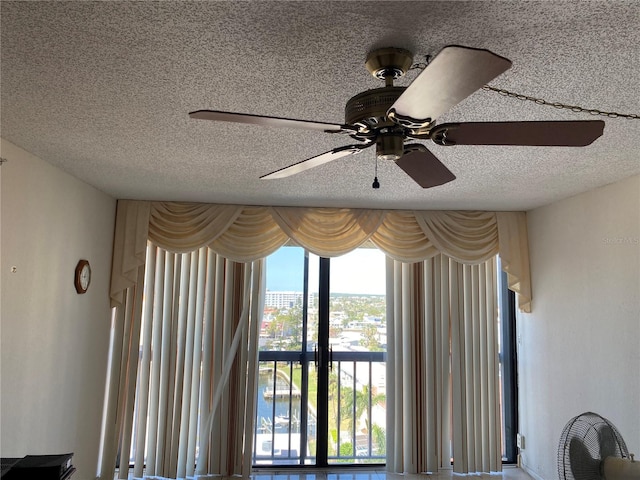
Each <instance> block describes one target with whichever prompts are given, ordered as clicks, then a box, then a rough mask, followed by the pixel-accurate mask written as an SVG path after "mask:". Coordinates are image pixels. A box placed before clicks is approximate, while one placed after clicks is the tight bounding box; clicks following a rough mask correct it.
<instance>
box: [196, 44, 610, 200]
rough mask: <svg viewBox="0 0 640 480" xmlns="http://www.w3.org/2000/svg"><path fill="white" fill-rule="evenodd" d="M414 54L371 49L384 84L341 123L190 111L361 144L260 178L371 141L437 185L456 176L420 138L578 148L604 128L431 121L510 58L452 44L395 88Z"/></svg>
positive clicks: (358, 148) (372, 68) (308, 164)
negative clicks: (335, 135)
mask: <svg viewBox="0 0 640 480" xmlns="http://www.w3.org/2000/svg"><path fill="white" fill-rule="evenodd" d="M412 63H413V56H412V54H411V53H410V52H408V51H407V50H404V49H401V48H393V47H390V48H382V49H378V50H375V51H373V52H371V53H370V54H369V55H368V57H367V60H366V63H365V65H366V68H367V70H369V72H370V73H371V74H372V75H373V76H374V77H376V78H379V79H381V80H384V82H385V86H384V87H381V88H376V89H373V90H367V91H364V92H362V93H359V94H357V95H355V96H354V97H352V98H351V99H350V100H349V101H348V102H347V105H346V107H345V123H344V124H337V123H324V122H315V121H309V120H298V119H292V118H282V117H269V116H262V115H251V114H246V113H232V112H221V111H216V110H196V111H193V112H190V113H189V116H190V117H191V118H195V119H202V120H216V121H223V122H238V123H245V124H254V125H262V126H266V127H291V128H302V129H308V130H318V131H322V132H326V133H341V134H345V135H348V136H350V137H352V138H353V139H355V140H357V141H358V142H359V143H356V144H353V145H345V146H341V147H337V148H334V149H332V150H329V151H328V152H325V153H322V154H320V155H316V156H314V157H311V158H308V159H306V160H302V161H300V162H297V163H294V164H293V165H289V166H287V167H284V168H280V169H278V170H276V171H274V172H271V173H268V174H266V175H263V176H262V177H260V178H263V179H273V178H283V177H288V176H290V175H294V174H297V173H300V172H303V171H305V170H308V169H310V168H314V167H317V166H318V165H322V164H324V163H327V162H330V161H333V160H336V159H338V158H342V157H346V156H349V155H354V154H356V153H360V152H362V151H363V150H365V149H366V148H369V147H371V146H373V145H375V146H376V155H377V158H378V159H380V160H392V161H395V163H396V165H398V166H399V167H400V168H401V169H402V170H404V171H405V172H406V173H407V174H408V175H409V176H410V177H411V178H412V179H413V180H414V181H416V182H417V183H418V184H419V185H420V186H421V187H423V188H430V187H435V186H438V185H443V184H445V183H447V182H450V181H452V180H454V179H455V178H456V177H455V175H454V174H453V173H452V172H451V171H450V170H449V169H448V168H447V167H446V166H444V165H443V164H442V162H440V161H439V160H438V159H437V158H436V157H435V155H433V154H432V153H431V152H430V151H429V150H427V148H426V147H425V146H424V145H423V144H421V143H407V141H409V140H410V139H415V140H432V141H433V142H435V143H436V144H438V145H444V146H451V145H523V146H567V147H579V146H585V145H589V144H590V143H592V142H593V141H594V140H595V139H597V138H598V137H599V136H601V135H602V132H603V130H604V122H603V121H601V120H577V121H534V122H467V123H444V124H441V125H436V124H435V119H436V118H437V117H438V116H439V115H442V114H443V113H445V112H446V111H447V110H449V109H450V108H452V107H453V106H454V105H456V104H457V103H459V102H461V101H462V100H464V99H465V98H466V97H468V96H469V95H471V94H472V93H473V92H475V91H476V90H478V89H480V88H482V87H483V86H484V85H485V84H486V83H487V82H489V81H490V80H492V79H494V78H495V77H497V76H498V75H500V74H502V73H503V72H505V71H506V70H507V69H509V68H510V67H511V61H509V60H507V59H506V58H504V57H501V56H499V55H496V54H495V53H492V52H490V51H489V50H484V49H477V48H470V47H463V46H457V45H450V46H447V47H445V48H443V49H442V50H441V51H440V53H438V55H437V56H436V57H435V58H434V59H433V60H432V61H431V62H430V63H429V64H428V65H427V67H426V68H425V69H424V70H423V71H422V72H421V73H420V75H418V77H417V78H416V79H415V80H414V81H413V82H412V83H411V84H410V85H409V86H408V87H396V86H394V85H393V82H394V80H396V79H398V78H400V77H402V76H403V75H404V74H405V73H406V72H407V71H408V70H409V68H410V67H411V65H412Z"/></svg>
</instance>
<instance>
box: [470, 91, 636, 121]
mask: <svg viewBox="0 0 640 480" xmlns="http://www.w3.org/2000/svg"><path fill="white" fill-rule="evenodd" d="M482 89H483V90H488V91H490V92H496V93H499V94H500V95H503V96H505V97H509V98H517V99H518V100H522V101H529V102H533V103H536V104H538V105H547V106H550V107H555V108H559V109H564V110H571V111H572V112H574V113H590V114H591V115H601V116H603V117H609V118H618V117H620V118H633V119H635V120H638V119H640V115H638V114H637V113H618V112H605V111H602V110H598V109H595V108H584V107H580V106H578V105H567V104H564V103H560V102H549V101H547V100H544V99H543V98H536V97H531V96H529V95H523V94H521V93H514V92H510V91H509V90H505V89H504V88H496V87H492V86H490V85H485V86H484V87H482Z"/></svg>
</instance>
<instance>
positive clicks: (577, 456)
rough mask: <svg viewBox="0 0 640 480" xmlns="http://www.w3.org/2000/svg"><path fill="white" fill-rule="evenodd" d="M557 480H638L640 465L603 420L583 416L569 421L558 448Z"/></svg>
mask: <svg viewBox="0 0 640 480" xmlns="http://www.w3.org/2000/svg"><path fill="white" fill-rule="evenodd" d="M558 476H559V478H560V480H631V479H640V462H637V461H635V460H634V458H633V454H631V455H630V454H629V451H628V450H627V445H626V444H625V443H624V440H623V439H622V436H621V435H620V432H618V430H617V429H616V427H614V426H613V424H612V423H611V422H609V421H608V420H607V419H606V418H603V417H601V416H600V415H598V414H596V413H592V412H586V413H583V414H581V415H578V416H577V417H574V418H572V419H571V420H570V421H569V422H568V423H567V425H566V426H565V427H564V430H563V431H562V435H561V436H560V444H559V446H558Z"/></svg>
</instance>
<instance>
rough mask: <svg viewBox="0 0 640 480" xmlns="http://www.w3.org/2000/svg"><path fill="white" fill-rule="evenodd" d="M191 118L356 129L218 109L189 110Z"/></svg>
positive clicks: (293, 126) (312, 128)
mask: <svg viewBox="0 0 640 480" xmlns="http://www.w3.org/2000/svg"><path fill="white" fill-rule="evenodd" d="M189 116H190V117H191V118H195V119H199V120H216V121H219V122H236V123H247V124H251V125H260V126H263V127H289V128H303V129H307V130H320V131H323V132H351V131H354V130H356V129H355V127H350V126H349V125H338V124H336V123H324V122H313V121H310V120H296V119H293V118H282V117H266V116H264V115H250V114H248V113H233V112H219V111H217V110H196V111H195V112H189Z"/></svg>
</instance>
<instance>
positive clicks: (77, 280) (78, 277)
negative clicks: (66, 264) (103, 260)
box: [73, 260, 91, 293]
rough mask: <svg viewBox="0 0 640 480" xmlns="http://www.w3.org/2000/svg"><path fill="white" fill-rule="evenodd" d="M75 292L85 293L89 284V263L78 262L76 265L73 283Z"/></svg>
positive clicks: (85, 261) (84, 261)
mask: <svg viewBox="0 0 640 480" xmlns="http://www.w3.org/2000/svg"><path fill="white" fill-rule="evenodd" d="M73 283H74V285H75V287H76V292H78V293H85V292H86V291H87V289H88V288H89V284H90V283H91V266H90V265H89V261H87V260H80V261H79V262H78V265H76V273H75V277H74V281H73Z"/></svg>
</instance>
